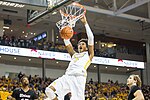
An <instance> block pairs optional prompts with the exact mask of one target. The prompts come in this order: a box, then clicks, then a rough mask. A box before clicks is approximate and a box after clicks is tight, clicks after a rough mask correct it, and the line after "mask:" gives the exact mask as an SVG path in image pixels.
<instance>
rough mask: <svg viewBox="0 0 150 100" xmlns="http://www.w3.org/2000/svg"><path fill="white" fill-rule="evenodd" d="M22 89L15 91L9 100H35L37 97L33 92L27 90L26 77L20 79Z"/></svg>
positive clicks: (27, 82) (27, 81)
mask: <svg viewBox="0 0 150 100" xmlns="http://www.w3.org/2000/svg"><path fill="white" fill-rule="evenodd" d="M21 83H22V88H18V89H15V90H14V91H13V93H12V95H11V96H12V98H11V100H37V99H38V96H37V95H36V94H35V92H34V91H33V90H30V89H29V80H28V77H26V76H23V77H22V78H21Z"/></svg>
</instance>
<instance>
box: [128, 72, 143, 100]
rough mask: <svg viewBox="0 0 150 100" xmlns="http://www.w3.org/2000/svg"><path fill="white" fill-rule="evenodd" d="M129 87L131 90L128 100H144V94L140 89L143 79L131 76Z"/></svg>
mask: <svg viewBox="0 0 150 100" xmlns="http://www.w3.org/2000/svg"><path fill="white" fill-rule="evenodd" d="M127 85H128V87H129V88H130V92H129V95H128V100H144V96H143V93H142V91H141V89H140V87H141V79H140V77H139V76H138V75H130V76H129V78H128V79H127Z"/></svg>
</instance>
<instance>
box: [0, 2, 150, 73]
mask: <svg viewBox="0 0 150 100" xmlns="http://www.w3.org/2000/svg"><path fill="white" fill-rule="evenodd" d="M149 1H150V0H81V2H80V3H81V4H82V5H84V6H85V7H86V9H87V14H86V16H87V19H88V22H89V24H90V26H91V28H92V30H93V32H94V34H96V35H101V34H102V35H106V36H109V37H116V38H122V39H128V40H135V41H141V42H149V43H150V2H149ZM27 9H33V10H44V9H45V7H39V6H32V5H25V7H24V8H14V7H7V6H2V5H0V20H3V19H10V20H12V25H10V26H9V27H10V29H9V30H5V33H6V34H7V35H9V36H11V35H14V36H22V37H25V36H26V35H28V37H25V38H27V39H28V38H31V37H34V34H31V33H36V34H35V35H37V34H38V33H41V32H43V31H45V30H49V28H50V27H56V25H55V23H56V22H57V21H59V20H60V18H61V17H60V14H59V12H57V13H56V14H54V15H53V14H49V15H48V18H47V19H42V21H41V22H39V23H37V24H35V25H32V26H30V27H28V26H27ZM56 29H57V28H56ZM83 29H84V28H83V25H82V24H81V22H78V23H77V24H76V27H75V31H77V32H82V31H83ZM142 29H143V30H142ZM23 31H24V32H23ZM57 31H58V30H57ZM5 56H6V55H3V57H4V59H3V60H1V62H2V63H3V62H4V63H7V60H8V59H7V58H10V59H9V60H8V61H10V62H9V63H10V64H11V63H12V64H19V65H21V64H27V65H29V66H31V65H34V66H37V65H39V64H38V63H31V62H28V63H26V62H25V61H26V60H25V59H28V58H23V57H21V59H22V60H21V59H18V60H16V61H13V59H11V57H7V56H6V57H5ZM1 59H2V58H1ZM32 59H34V60H39V59H35V58H32ZM20 60H21V61H20ZM37 62H39V63H40V61H37ZM47 62H48V61H47ZM52 63H53V64H52ZM51 64H52V65H53V66H57V67H55V68H59V67H60V65H56V61H51ZM63 64H65V65H63V66H65V67H64V69H65V68H66V67H67V64H68V63H67V62H66V63H63ZM48 65H49V64H48ZM92 66H94V65H92ZM90 68H91V70H94V69H95V68H94V67H90ZM101 68H103V70H104V72H109V71H108V69H107V70H106V69H105V67H101ZM113 69H114V72H116V68H114V67H111V68H110V70H111V71H112V70H113ZM121 69H122V71H121ZM132 70H135V69H132ZM119 71H120V72H127V70H125V69H124V68H120V70H119Z"/></svg>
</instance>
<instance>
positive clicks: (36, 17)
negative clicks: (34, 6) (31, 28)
mask: <svg viewBox="0 0 150 100" xmlns="http://www.w3.org/2000/svg"><path fill="white" fill-rule="evenodd" d="M75 1H80V0H47V7H45V10H27V24H29V25H34V24H36V23H38V22H40V21H42V20H43V19H46V18H48V17H49V16H48V14H49V13H52V12H54V11H57V10H59V9H61V7H64V6H66V5H69V4H71V3H72V2H75Z"/></svg>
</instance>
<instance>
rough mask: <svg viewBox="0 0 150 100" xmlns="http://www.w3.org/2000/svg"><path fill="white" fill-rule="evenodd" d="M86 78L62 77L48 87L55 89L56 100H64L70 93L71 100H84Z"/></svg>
mask: <svg viewBox="0 0 150 100" xmlns="http://www.w3.org/2000/svg"><path fill="white" fill-rule="evenodd" d="M85 84H86V77H84V76H74V75H71V76H70V75H63V76H62V77H60V78H58V79H56V80H55V81H54V82H53V83H51V84H50V85H49V86H53V87H54V88H55V89H56V94H57V95H58V100H64V96H65V95H66V94H67V93H69V92H71V100H85V96H84V91H85Z"/></svg>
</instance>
